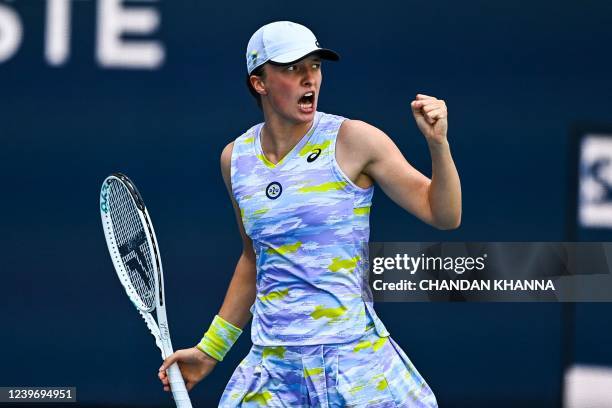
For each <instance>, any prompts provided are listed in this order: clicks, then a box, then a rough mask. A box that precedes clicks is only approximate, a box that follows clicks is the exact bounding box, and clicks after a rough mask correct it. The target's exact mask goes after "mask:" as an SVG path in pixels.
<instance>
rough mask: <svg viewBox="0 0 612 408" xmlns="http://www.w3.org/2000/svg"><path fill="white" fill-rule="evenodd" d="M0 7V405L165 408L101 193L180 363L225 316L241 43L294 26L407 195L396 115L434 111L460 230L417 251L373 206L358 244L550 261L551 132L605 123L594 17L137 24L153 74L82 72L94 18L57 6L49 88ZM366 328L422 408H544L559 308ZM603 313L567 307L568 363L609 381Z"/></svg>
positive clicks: (18, 5)
mask: <svg viewBox="0 0 612 408" xmlns="http://www.w3.org/2000/svg"><path fill="white" fill-rule="evenodd" d="M2 4H4V5H6V6H8V7H10V8H12V9H13V10H15V11H16V12H17V13H18V14H19V16H20V18H21V20H22V23H23V25H24V39H23V44H22V45H21V47H20V49H19V51H18V53H17V54H16V55H15V56H14V57H13V58H12V59H10V60H9V61H7V62H5V63H3V64H1V65H0V95H1V96H0V120H1V121H0V141H1V148H0V170H2V173H3V178H2V199H1V200H0V207H1V210H2V212H1V213H2V217H0V228H1V231H2V234H0V241H1V242H0V248H2V250H1V251H2V254H1V258H2V266H1V267H0V268H1V274H2V283H1V284H0V285H1V286H0V310H2V312H3V317H4V321H3V328H2V329H0V348H1V349H2V350H3V351H4V353H3V355H2V361H3V369H2V370H0V385H6V386H9V385H49V386H50V385H72V386H77V387H78V398H79V400H80V402H81V403H83V404H100V405H103V406H111V405H116V404H121V405H123V404H134V405H142V406H153V405H158V404H159V405H164V404H165V405H164V406H170V402H169V398H168V396H167V395H165V394H164V393H163V392H162V391H161V386H160V385H159V384H158V382H157V379H156V372H157V368H158V366H159V364H160V361H159V353H158V351H157V349H156V348H155V347H154V344H153V341H152V338H151V337H150V335H149V334H148V333H147V332H146V330H145V328H144V324H143V322H142V321H141V319H140V318H139V317H138V314H137V313H136V311H135V310H134V309H133V308H132V306H131V305H130V303H129V301H128V299H127V297H126V296H125V295H124V294H123V292H122V290H121V287H120V284H119V282H118V280H117V278H116V276H115V274H114V271H113V269H112V265H111V262H110V259H109V257H108V254H107V250H106V246H105V242H104V238H103V234H102V230H101V228H100V221H99V213H98V193H99V187H100V183H101V182H102V180H103V178H104V177H105V176H106V175H107V174H109V173H111V172H113V171H117V170H119V171H122V172H124V173H126V174H128V175H130V177H131V178H132V179H133V180H134V181H135V182H136V183H137V185H138V186H139V189H140V191H141V192H142V194H143V196H144V198H145V200H146V202H147V205H148V207H149V210H150V213H151V215H152V217H153V219H154V222H155V226H156V230H157V235H158V239H159V243H160V246H161V250H162V257H163V261H164V267H165V268H164V269H165V272H166V281H167V282H166V295H167V299H168V304H169V310H168V313H169V319H170V323H171V328H172V334H173V341H174V344H175V347H177V348H179V347H187V346H191V345H193V344H194V343H195V342H197V341H198V340H199V337H200V336H201V334H202V333H203V331H204V330H205V328H206V327H207V326H208V324H209V322H210V320H211V319H212V317H213V315H214V314H215V313H216V312H217V310H218V308H219V306H220V304H221V302H222V299H223V296H224V293H225V289H226V287H227V284H228V282H229V280H230V277H231V273H232V272H233V268H234V265H235V262H236V260H237V259H238V256H239V254H240V248H241V247H240V240H239V236H238V233H237V229H236V226H235V221H234V218H233V214H232V209H231V206H230V204H229V200H228V197H227V193H226V191H225V189H224V186H223V183H222V180H221V177H220V172H219V155H220V152H221V150H222V148H223V146H225V145H226V144H227V143H228V142H230V141H231V140H233V139H234V138H235V137H237V136H238V135H240V133H241V132H242V131H244V130H245V129H246V128H248V127H249V126H251V125H252V124H253V123H256V122H258V121H260V119H261V114H260V112H259V111H258V109H257V108H256V105H255V104H254V101H253V100H252V98H251V97H250V96H249V94H248V92H247V90H246V89H245V86H244V84H243V82H244V75H245V67H244V57H243V53H244V49H245V47H246V42H247V41H248V38H249V36H250V35H251V34H252V33H253V32H254V31H255V30H256V29H257V28H258V27H259V26H260V25H262V24H264V23H267V22H270V21H273V20H279V19H288V20H293V21H297V22H301V23H303V24H306V25H308V26H309V27H310V28H312V29H313V31H314V32H315V33H316V34H317V36H318V38H319V40H320V42H321V44H322V45H323V46H327V47H330V48H333V49H335V50H337V51H338V52H339V53H340V54H341V55H342V57H343V58H342V60H341V61H340V62H339V63H329V64H325V66H324V68H323V72H324V82H323V87H322V94H321V98H320V109H321V110H323V111H326V112H332V113H336V114H341V115H344V116H348V117H351V118H359V119H362V120H365V121H368V122H370V123H372V124H374V125H376V126H378V127H380V128H381V129H383V130H384V131H385V132H387V133H388V134H389V135H390V136H391V137H392V138H393V140H394V141H395V142H396V143H397V144H398V146H399V147H400V148H401V150H402V151H403V152H404V154H405V156H406V157H407V158H408V160H409V161H410V162H411V163H413V165H415V166H416V167H417V168H419V169H421V170H422V171H423V172H425V173H426V174H428V173H429V171H430V163H429V156H428V152H427V148H426V144H425V141H424V138H423V137H422V136H421V135H420V134H419V133H418V130H417V129H416V126H415V125H414V121H413V119H412V115H411V113H410V106H409V103H410V101H411V100H412V98H413V96H414V95H415V94H416V93H419V92H420V93H427V94H430V95H435V96H437V97H440V98H443V99H445V100H446V102H447V105H448V108H449V123H450V130H449V138H450V141H451V146H452V149H453V154H454V157H455V160H456V163H457V166H458V168H459V170H460V175H461V178H462V187H463V196H464V215H463V224H462V226H461V228H460V229H458V230H456V231H452V232H448V231H446V232H445V231H435V230H433V229H431V228H430V227H428V226H426V225H423V224H421V223H420V222H418V221H417V220H416V219H415V218H414V217H412V216H410V215H409V214H406V213H404V212H402V210H400V208H399V207H397V206H396V205H395V204H393V203H392V202H391V201H390V200H389V199H388V198H387V197H385V196H384V195H383V194H382V193H381V192H380V191H378V192H377V193H376V194H375V201H374V207H373V212H372V217H371V223H372V235H371V239H372V240H373V241H452V240H460V241H469V240H472V241H487V240H490V241H562V240H564V239H566V236H565V230H566V223H567V220H566V210H567V206H568V205H569V200H570V196H569V194H568V191H569V188H570V186H569V185H568V174H569V173H570V172H571V171H573V170H572V169H570V168H568V156H569V153H568V148H569V138H568V133H569V128H570V126H571V124H572V123H574V122H575V121H579V120H580V121H583V120H590V121H596V122H600V123H608V124H609V123H612V100H611V99H610V97H611V95H612V75H611V74H610V66H611V64H612V57H611V56H610V53H609V50H610V44H611V43H612V30H610V27H611V26H612V3H610V2H607V1H596V0H593V1H586V2H581V3H580V4H578V3H577V2H572V1H538V2H535V3H533V2H530V3H527V2H517V1H495V2H490V1H484V0H481V1H471V2H459V3H458V2H444V1H443V2H434V3H431V2H429V3H427V2H413V1H406V2H375V3H372V2H355V1H337V2H331V3H322V2H299V3H279V2H272V1H266V0H260V1H258V2H256V3H235V2H196V1H186V0H185V1H172V2H171V1H165V2H159V3H147V6H151V7H154V8H156V9H157V10H159V13H160V15H161V26H160V29H159V30H158V32H157V33H156V35H155V38H157V39H158V40H159V41H161V42H163V44H164V47H165V49H166V53H167V57H166V61H165V64H164V65H163V67H162V68H161V69H158V70H154V71H140V70H136V71H124V70H109V69H102V68H100V67H99V66H98V65H97V64H96V62H95V60H94V49H95V19H96V10H95V3H94V2H93V1H78V2H74V4H73V12H72V34H73V37H72V41H71V56H70V60H69V62H68V63H67V64H66V65H64V66H62V67H60V68H52V67H50V66H49V65H47V63H46V62H45V61H44V51H43V44H44V41H43V38H44V18H45V13H44V12H45V3H44V2H42V1H35V0H15V1H11V2H7V1H4V2H2ZM131 4H132V5H134V3H131ZM377 310H378V311H379V312H380V315H381V317H382V319H383V321H385V323H386V325H387V327H388V328H389V329H390V331H391V332H392V334H393V335H394V337H395V338H396V339H397V341H398V342H399V343H400V344H402V346H403V347H404V349H405V350H406V351H407V353H408V355H409V356H410V357H411V358H412V360H413V362H414V363H415V365H416V366H417V367H418V368H419V370H420V371H421V373H422V374H423V375H424V376H425V377H426V378H427V380H428V382H429V383H430V385H431V387H432V388H433V389H434V391H435V393H436V395H437V396H438V399H439V402H440V405H441V406H443V407H451V406H459V407H462V406H470V407H476V406H488V407H490V406H496V407H502V406H517V405H518V404H520V405H521V406H537V407H553V406H559V398H560V392H561V388H560V387H561V375H562V374H561V361H562V348H561V347H562V342H561V330H562V325H561V316H562V314H561V306H560V305H558V304H460V303H445V304H379V305H377ZM611 311H612V308H611V307H610V305H608V304H583V305H578V306H577V309H576V317H577V320H576V321H577V328H576V343H575V344H576V350H575V358H576V360H578V361H582V362H589V363H597V364H605V363H607V364H612V353H611V352H610V351H609V347H606V344H610V342H609V340H610V339H611V338H612V333H611V330H610V327H611V325H610V323H612V321H611V320H612V318H611V317H610V316H612V314H611V313H610V312H611ZM248 347H249V339H248V335H246V336H243V338H241V340H240V342H239V344H238V345H237V346H236V348H235V350H234V351H233V352H232V353H231V355H230V357H229V358H228V359H227V360H226V361H225V362H224V363H222V364H220V365H219V366H218V368H217V369H216V370H215V371H214V372H213V374H212V375H211V376H210V377H209V378H208V379H207V380H205V381H204V382H203V383H201V384H200V385H199V386H198V387H197V388H196V389H195V390H194V391H193V393H192V398H193V400H194V403H196V406H200V407H201V406H214V405H215V402H216V401H217V399H218V397H219V396H220V394H221V392H222V390H223V387H224V384H225V382H226V381H227V380H228V378H229V376H230V375H231V372H232V370H233V368H234V367H235V365H236V364H237V362H238V361H239V360H240V359H241V358H242V357H243V356H244V355H245V354H246V352H247V350H248Z"/></svg>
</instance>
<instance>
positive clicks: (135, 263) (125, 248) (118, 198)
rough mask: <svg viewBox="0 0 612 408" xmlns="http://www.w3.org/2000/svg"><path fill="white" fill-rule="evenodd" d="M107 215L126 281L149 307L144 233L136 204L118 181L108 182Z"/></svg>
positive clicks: (151, 287) (151, 292)
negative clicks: (110, 222)
mask: <svg viewBox="0 0 612 408" xmlns="http://www.w3.org/2000/svg"><path fill="white" fill-rule="evenodd" d="M109 214H110V217H111V220H112V224H113V234H114V236H115V241H116V243H117V247H118V249H119V254H120V255H121V259H122V262H123V264H124V266H125V270H126V271H127V274H128V278H129V280H130V283H131V285H132V287H133V288H134V290H135V291H136V294H137V295H138V297H139V298H140V300H141V301H142V303H143V304H144V305H145V306H146V307H147V308H152V307H153V304H154V303H155V275H154V269H153V263H152V258H151V253H150V249H149V245H148V242H147V238H146V233H145V230H144V227H143V225H142V222H141V219H140V217H139V215H138V209H137V208H136V204H135V203H134V201H133V199H132V197H131V195H130V193H129V192H128V191H127V188H126V187H125V186H123V185H122V184H121V183H120V182H119V181H112V182H111V183H110V188H109Z"/></svg>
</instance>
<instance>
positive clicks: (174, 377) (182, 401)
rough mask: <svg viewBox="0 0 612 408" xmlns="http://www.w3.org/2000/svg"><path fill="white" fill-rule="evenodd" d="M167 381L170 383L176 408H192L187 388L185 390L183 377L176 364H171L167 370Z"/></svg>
mask: <svg viewBox="0 0 612 408" xmlns="http://www.w3.org/2000/svg"><path fill="white" fill-rule="evenodd" d="M168 381H169V382H170V389H171V390H172V396H173V397H174V402H175V403H176V406H177V407H178V408H192V407H191V400H190V399H189V394H188V393H187V388H185V381H183V376H182V375H181V370H180V369H179V366H178V364H177V363H174V364H172V365H171V366H170V368H168Z"/></svg>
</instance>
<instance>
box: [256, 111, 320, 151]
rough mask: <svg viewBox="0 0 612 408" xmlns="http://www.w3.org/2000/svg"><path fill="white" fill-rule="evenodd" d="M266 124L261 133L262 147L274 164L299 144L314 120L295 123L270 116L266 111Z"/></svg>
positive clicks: (276, 115)
mask: <svg viewBox="0 0 612 408" xmlns="http://www.w3.org/2000/svg"><path fill="white" fill-rule="evenodd" d="M264 119H265V123H264V126H263V129H262V132H261V140H260V141H261V147H262V149H263V151H264V153H265V154H266V157H268V159H269V160H271V161H272V162H278V161H279V160H280V159H282V158H283V157H284V156H285V155H286V154H287V153H289V151H291V149H292V148H293V147H294V146H295V145H296V144H298V143H299V141H300V140H301V139H302V137H304V135H305V134H306V132H308V130H309V129H310V128H311V126H312V124H313V121H314V119H313V120H311V121H308V122H297V123H296V122H294V121H289V120H287V119H286V118H283V117H281V116H279V115H278V114H268V113H267V112H266V111H265V110H264Z"/></svg>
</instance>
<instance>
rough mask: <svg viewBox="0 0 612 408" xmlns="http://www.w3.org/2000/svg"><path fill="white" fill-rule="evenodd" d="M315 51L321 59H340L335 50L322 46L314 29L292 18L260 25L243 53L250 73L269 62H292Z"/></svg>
mask: <svg viewBox="0 0 612 408" xmlns="http://www.w3.org/2000/svg"><path fill="white" fill-rule="evenodd" d="M314 53H316V54H317V55H319V56H320V57H321V58H323V59H328V60H332V61H338V60H339V59H340V56H339V55H338V54H337V53H336V52H334V51H332V50H329V49H327V48H321V47H320V46H319V42H318V41H317V38H316V37H315V35H314V34H313V32H312V31H310V30H309V29H308V28H306V27H304V26H303V25H301V24H297V23H292V22H291V21H275V22H273V23H270V24H266V25H265V26H263V27H261V28H260V29H259V30H257V31H255V34H253V35H252V36H251V39H250V40H249V44H248V45H247V52H246V62H247V71H248V72H249V74H250V73H252V72H253V70H255V69H256V68H257V67H259V66H261V65H263V64H265V63H266V62H268V61H270V62H274V63H277V64H283V65H284V64H291V63H293V62H297V61H299V60H301V59H302V58H304V57H306V56H308V55H310V54H314Z"/></svg>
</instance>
